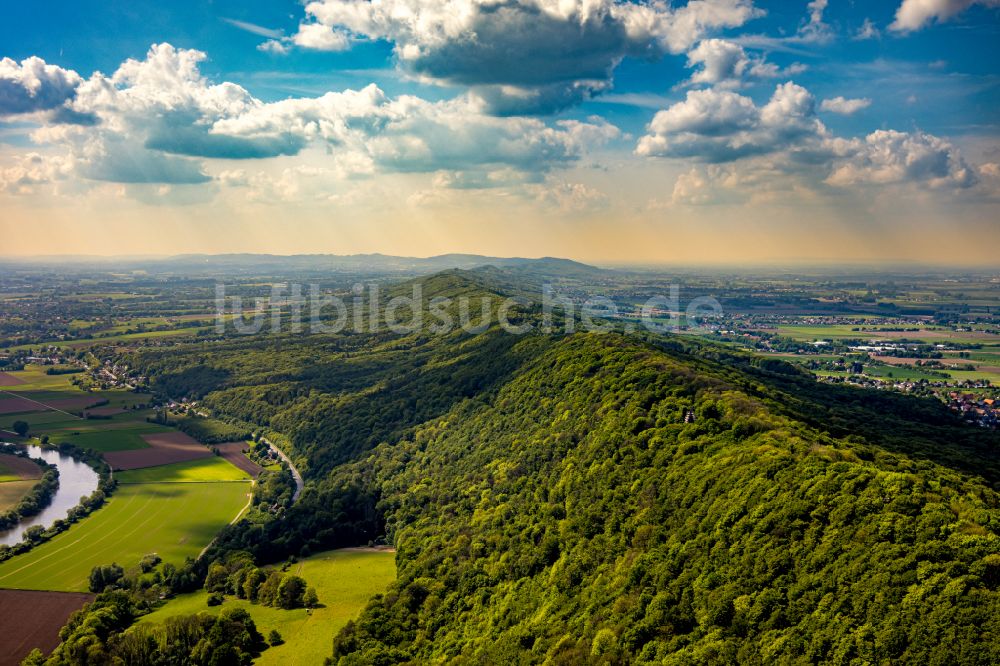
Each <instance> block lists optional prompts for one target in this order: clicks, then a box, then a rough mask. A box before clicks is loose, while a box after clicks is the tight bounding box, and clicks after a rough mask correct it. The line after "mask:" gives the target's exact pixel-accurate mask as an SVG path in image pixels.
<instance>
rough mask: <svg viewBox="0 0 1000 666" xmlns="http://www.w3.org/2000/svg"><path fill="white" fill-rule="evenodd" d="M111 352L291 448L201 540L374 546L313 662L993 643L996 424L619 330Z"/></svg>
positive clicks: (809, 655) (835, 656)
mask: <svg viewBox="0 0 1000 666" xmlns="http://www.w3.org/2000/svg"><path fill="white" fill-rule="evenodd" d="M427 280H428V285H429V289H428V291H429V292H430V294H435V293H437V294H440V293H448V292H449V291H461V292H462V293H469V294H480V293H482V294H487V295H489V294H493V295H496V290H493V289H490V283H488V282H483V281H480V280H477V279H475V278H474V276H473V277H469V276H466V275H463V274H461V273H458V272H451V273H448V274H445V275H443V276H434V277H432V278H428V279H427ZM524 316H525V317H533V316H537V312H534V311H532V310H531V308H530V307H528V308H526V309H525V314H524ZM129 361H130V362H131V363H132V364H133V365H134V367H137V368H139V369H141V370H142V371H144V372H148V374H149V375H150V376H152V377H155V378H157V381H158V382H159V383H158V385H157V384H154V386H155V387H157V388H158V389H159V390H161V391H163V392H164V393H165V394H172V395H192V396H196V397H199V398H202V399H203V400H204V404H205V405H207V406H209V407H210V408H211V409H212V410H213V411H214V412H216V414H217V415H221V416H225V417H228V418H233V419H238V420H240V421H241V422H245V423H247V424H250V425H253V426H259V427H263V428H270V429H273V430H275V431H278V432H281V433H283V434H284V435H286V436H287V437H288V440H289V442H290V444H291V447H292V449H293V450H292V451H291V453H292V454H293V456H294V457H295V458H296V460H297V461H301V462H302V463H304V468H305V474H306V478H307V487H306V491H305V493H304V494H303V496H302V499H301V501H300V502H299V503H298V504H297V505H296V506H295V507H293V508H291V509H290V510H289V511H288V512H287V513H285V514H284V515H282V516H280V517H275V518H273V519H268V520H263V521H262V520H257V521H245V522H243V523H241V524H238V525H236V526H234V527H232V528H229V529H228V530H227V531H226V532H225V533H224V534H223V535H221V537H220V539H219V540H218V541H217V544H216V546H215V549H214V551H213V553H212V554H211V556H218V557H223V556H224V555H225V553H226V552H227V551H229V552H232V551H236V550H246V551H248V552H250V553H252V554H253V556H254V557H255V558H256V559H257V560H258V561H262V562H266V561H268V560H274V559H276V558H280V557H284V556H286V555H288V554H295V553H302V552H309V551H315V550H317V549H321V548H327V547H331V546H337V545H353V544H357V543H364V542H366V541H368V540H370V539H374V538H377V537H379V536H382V535H385V537H386V538H387V539H388V540H389V541H391V542H392V543H394V544H395V545H396V546H397V548H398V554H397V564H398V569H399V576H398V580H397V582H396V583H395V584H394V585H393V586H392V587H391V588H390V590H389V592H388V593H387V594H386V595H384V596H383V597H380V598H377V599H375V600H373V601H372V603H371V604H370V605H369V607H368V609H367V610H366V611H365V612H364V614H363V615H362V617H361V618H360V619H359V620H358V621H357V622H355V623H353V624H352V625H350V626H349V627H348V628H347V629H345V630H344V631H343V632H341V634H340V635H339V636H338V637H337V639H336V641H335V648H334V649H335V654H334V655H333V659H334V662H335V663H343V664H355V663H358V664H360V663H406V662H414V663H424V662H427V661H435V660H441V661H446V662H451V663H470V664H471V663H531V662H538V663H541V662H545V661H548V662H549V663H565V664H576V663H587V662H593V663H787V662H796V663H798V662H812V663H843V664H848V663H888V662H891V663H940V664H955V663H970V664H973V663H978V664H987V663H995V659H996V657H995V656H994V654H993V653H994V651H995V646H996V645H997V644H998V642H1000V626H998V624H1000V620H998V618H1000V593H998V589H997V586H998V584H1000V538H998V534H1000V495H998V492H997V488H998V482H1000V474H998V472H997V470H998V452H1000V448H998V445H997V442H996V437H995V435H991V434H989V433H985V432H982V431H979V430H976V429H973V428H968V427H964V426H961V425H959V424H958V423H957V422H956V421H955V420H954V419H953V417H952V416H951V415H949V414H948V413H947V411H946V410H945V409H943V408H942V407H940V406H938V405H936V404H935V403H933V402H928V401H918V400H915V399H911V398H907V397H903V396H896V395H886V394H874V393H871V392H864V391H860V390H856V389H851V388H845V387H833V386H827V385H821V384H816V383H815V382H813V381H812V380H811V379H809V378H807V377H804V376H801V375H799V374H798V373H797V372H796V371H795V370H793V369H791V368H790V367H789V366H785V365H784V364H780V363H777V364H776V363H773V362H761V361H759V360H758V359H753V358H751V357H749V356H745V355H742V354H736V353H732V352H730V351H727V350H726V349H724V348H720V347H716V346H711V345H705V344H700V343H696V342H692V341H683V340H681V339H680V338H670V337H667V338H663V337H657V336H650V335H624V334H619V333H608V334H595V333H575V334H567V333H565V332H563V333H559V334H552V335H542V334H530V335H525V336H513V335H509V334H506V333H503V332H502V331H499V330H498V329H495V328H494V329H491V330H490V331H488V332H486V333H484V334H482V335H469V334H465V333H461V332H457V333H453V334H450V335H448V336H436V335H432V334H430V333H429V332H427V331H418V332H416V333H413V334H411V335H408V336H396V335H391V334H388V333H379V334H366V335H347V334H342V335H337V336H298V337H294V336H272V337H260V338H245V339H238V338H236V339H232V340H226V341H223V342H221V343H198V344H193V345H189V346H186V347H181V348H178V349H169V350H164V351H152V352H149V351H147V352H143V353H141V354H138V355H136V356H134V357H133V358H130V359H129ZM686 415H689V418H688V419H687V420H688V421H690V420H691V417H693V422H685V420H686V419H685V416H686Z"/></svg>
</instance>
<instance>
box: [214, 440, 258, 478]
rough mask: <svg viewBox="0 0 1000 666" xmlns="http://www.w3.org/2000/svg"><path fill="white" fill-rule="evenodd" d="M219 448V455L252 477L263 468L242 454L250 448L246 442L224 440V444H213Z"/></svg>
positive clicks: (256, 475)
mask: <svg viewBox="0 0 1000 666" xmlns="http://www.w3.org/2000/svg"><path fill="white" fill-rule="evenodd" d="M214 446H215V448H217V449H218V450H219V456H220V457H222V458H225V459H226V460H227V461H229V462H230V463H232V464H233V465H235V466H236V467H238V468H240V469H241V470H243V471H244V472H246V473H247V474H249V475H250V476H252V477H253V478H255V479H256V478H257V477H258V476H260V473H261V472H263V471H264V468H263V467H261V466H260V465H258V464H257V463H255V462H254V461H252V460H250V459H249V458H247V457H246V456H245V455H243V452H244V451H246V450H247V449H249V448H250V445H249V444H247V443H246V442H226V443H225V444H215V445H214Z"/></svg>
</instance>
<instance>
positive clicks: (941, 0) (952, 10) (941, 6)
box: [889, 0, 1000, 32]
mask: <svg viewBox="0 0 1000 666" xmlns="http://www.w3.org/2000/svg"><path fill="white" fill-rule="evenodd" d="M973 5H982V6H984V7H1000V0H903V3H902V4H901V5H900V6H899V9H897V10H896V19H895V20H894V21H893V22H892V23H891V24H890V25H889V29H890V30H895V31H897V32H912V31H914V30H920V29H921V28H923V27H924V26H926V25H927V24H928V23H931V22H933V21H947V20H948V19H951V18H953V17H955V16H957V15H958V14H961V13H962V12H964V11H965V10H967V9H968V8H969V7H971V6H973Z"/></svg>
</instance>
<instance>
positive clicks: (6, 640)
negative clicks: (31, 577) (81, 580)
mask: <svg viewBox="0 0 1000 666" xmlns="http://www.w3.org/2000/svg"><path fill="white" fill-rule="evenodd" d="M93 598H94V595H92V594H79V593H75V592H30V591H26V590H0V666H16V665H17V664H20V663H21V660H22V659H24V658H25V657H26V656H28V653H29V652H31V651H32V650H33V649H34V648H38V649H39V650H41V651H42V652H44V653H45V654H48V653H49V652H51V651H52V650H54V649H55V647H56V646H57V645H59V630H60V629H61V628H62V627H63V625H64V624H66V620H68V619H69V616H70V614H71V613H72V612H73V611H75V610H79V609H80V608H82V607H83V605H84V604H85V603H87V602H88V601H91V600H92V599H93Z"/></svg>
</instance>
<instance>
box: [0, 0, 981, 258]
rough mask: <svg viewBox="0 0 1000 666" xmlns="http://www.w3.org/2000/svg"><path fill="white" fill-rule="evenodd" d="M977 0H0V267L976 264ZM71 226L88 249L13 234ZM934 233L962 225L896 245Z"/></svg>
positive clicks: (64, 230)
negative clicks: (403, 259)
mask: <svg viewBox="0 0 1000 666" xmlns="http://www.w3.org/2000/svg"><path fill="white" fill-rule="evenodd" d="M998 5H1000V3H998V2H997V0H980V1H976V2H969V1H968V0H921V1H920V2H918V1H917V0H893V1H892V2H848V1H840V0H828V1H824V0H812V2H751V1H750V0H704V1H699V0H696V1H694V2H691V3H690V4H688V3H684V2H677V3H673V4H672V5H671V4H669V3H663V2H652V3H644V4H637V3H630V2H626V1H622V0H587V1H585V0H565V1H564V2H558V0H509V1H508V2H505V3H498V2H492V1H491V0H490V1H487V0H377V1H376V2H371V3H369V2H367V1H364V0H361V1H359V0H320V1H318V2H313V3H311V4H308V5H303V4H300V3H296V2H273V1H271V2H231V1H228V0H217V1H215V2H187V1H176V2H148V1H144V0H143V1H135V2H131V3H127V4H126V3H106V2H90V1H83V2H73V3H69V2H64V3H58V6H57V7H56V8H55V9H53V7H52V6H51V5H44V4H38V3H14V4H12V6H9V7H6V8H5V9H4V10H3V11H4V15H5V16H4V18H5V20H4V21H2V22H0V58H6V59H7V60H4V61H3V65H2V66H0V200H2V205H3V209H4V211H5V212H3V213H0V215H2V217H0V224H2V225H3V229H2V231H3V232H4V235H5V236H7V237H8V239H9V241H8V248H9V249H8V250H7V251H8V252H10V253H15V254H30V253H35V252H39V253H51V251H53V250H55V251H67V252H69V251H79V250H81V249H82V250H86V251H93V252H100V253H107V252H110V251H118V250H120V251H128V252H139V251H147V252H148V251H153V250H154V249H153V248H147V247H146V245H147V244H148V239H149V237H150V234H157V233H160V232H166V237H169V238H170V239H171V241H170V242H169V243H167V244H166V245H165V246H164V245H162V240H161V241H160V243H161V245H160V247H161V249H163V250H165V251H174V250H176V251H197V250H205V251H226V250H230V251H248V250H249V251H275V252H296V251H306V250H311V251H316V250H317V246H320V248H321V249H323V250H326V251H339V252H351V251H373V250H379V251H388V252H395V253H400V254H431V253H435V252H447V251H479V252H484V253H491V254H494V253H495V254H529V255H530V254H560V255H573V256H577V257H580V258H584V259H592V260H601V259H606V260H609V261H610V260H615V261H620V260H627V259H633V258H634V259H636V260H642V261H650V260H663V261H671V260H679V259H694V260H704V261H733V260H738V259H739V258H741V257H743V256H747V254H748V239H751V238H752V239H758V240H760V239H765V240H766V242H764V243H763V244H761V243H754V247H755V249H754V250H753V253H752V254H753V256H752V257H748V258H752V259H755V260H783V259H789V260H792V259H803V260H809V259H811V258H817V259H823V260H835V259H845V260H876V261H877V260H888V259H893V260H896V259H906V258H914V259H920V260H929V259H935V258H938V259H941V260H943V261H961V260H968V261H975V262H987V263H988V262H989V261H990V260H991V257H995V256H997V250H1000V246H998V237H1000V234H998V233H996V232H997V231H998V228H997V227H998V225H997V222H996V221H997V219H998V213H1000V211H998V206H997V202H998V192H1000V167H998V163H1000V71H998V63H1000V8H998ZM139 219H141V220H142V221H141V222H137V221H136V220H139ZM275 219H280V220H282V224H283V225H285V226H286V227H287V228H291V229H293V230H294V231H295V233H293V234H285V233H282V234H278V233H276V232H275V229H274V223H273V221H274V220H275ZM803 220H809V221H808V223H804V222H803ZM29 221H30V225H29V224H28V222H29ZM206 221H211V224H210V225H208V226H206V223H205V222H206ZM84 224H86V225H93V224H100V225H104V226H105V227H107V228H108V229H109V230H110V232H111V234H110V235H112V236H113V237H114V238H115V239H116V240H115V242H114V243H110V244H109V243H108V242H107V241H102V242H101V243H98V244H95V241H93V240H91V239H88V240H84V241H79V240H77V241H74V243H73V244H72V246H70V245H67V246H65V247H63V246H62V245H58V246H56V247H53V246H52V241H49V242H48V244H47V246H46V247H41V246H39V243H38V234H37V230H38V229H39V228H42V229H45V228H48V229H49V230H51V232H52V233H51V234H48V235H49V236H50V237H55V238H60V239H62V238H66V237H67V235H70V236H71V235H72V233H73V229H74V228H78V227H79V226H81V225H84ZM39 225H40V226H39ZM28 229H31V232H29V231H28ZM956 231H957V232H959V233H962V234H975V235H976V237H978V238H982V237H984V236H985V237H988V238H991V239H992V240H991V241H989V242H986V243H985V244H984V243H982V242H981V243H979V244H978V247H977V248H976V249H974V250H971V251H962V252H952V251H949V252H948V253H942V251H941V250H939V249H937V250H936V249H934V247H933V246H932V245H929V244H928V243H926V242H917V241H915V240H913V237H914V236H915V235H917V236H921V237H924V238H926V236H927V235H928V234H940V233H949V232H956ZM817 235H819V236H821V237H824V238H827V239H828V242H826V243H824V244H822V248H821V249H817V245H816V243H815V242H814V240H813V239H815V238H816V237H817ZM162 237H163V236H160V238H162ZM664 237H669V238H672V239H684V240H685V243H686V244H687V245H686V246H687V247H689V248H690V247H691V246H692V245H693V244H696V245H697V246H698V247H701V248H704V249H702V250H699V251H698V252H697V253H691V252H690V250H688V251H687V253H686V254H684V255H683V256H679V254H678V250H677V248H676V247H675V246H674V245H672V244H670V243H666V242H665V241H663V240H662V239H663V238H664ZM873 238H877V239H880V241H879V242H877V243H872V242H871V239H873ZM184 239H187V240H184ZM60 242H62V241H60ZM758 246H760V247H758ZM886 247H890V248H893V249H892V250H891V251H890V250H886V249H885V248H886ZM893 253H894V254H893ZM694 255H696V256H694Z"/></svg>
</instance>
